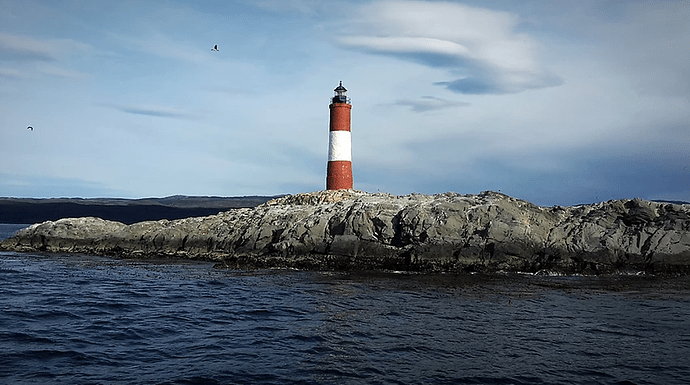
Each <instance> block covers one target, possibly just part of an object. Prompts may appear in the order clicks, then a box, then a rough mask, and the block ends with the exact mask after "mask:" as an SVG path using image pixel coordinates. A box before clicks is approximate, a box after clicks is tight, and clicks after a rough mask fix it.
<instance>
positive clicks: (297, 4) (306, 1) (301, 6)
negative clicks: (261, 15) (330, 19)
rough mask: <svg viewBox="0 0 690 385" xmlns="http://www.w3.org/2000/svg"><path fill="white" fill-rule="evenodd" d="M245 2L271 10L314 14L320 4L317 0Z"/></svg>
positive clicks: (261, 0)
mask: <svg viewBox="0 0 690 385" xmlns="http://www.w3.org/2000/svg"><path fill="white" fill-rule="evenodd" d="M247 3H248V4H251V5H253V6H256V7H259V8H262V9H265V10H267V11H271V12H285V11H297V12H299V13H303V14H314V13H315V12H316V10H317V9H318V8H320V6H321V5H322V4H321V1H319V0H251V1H248V2H247Z"/></svg>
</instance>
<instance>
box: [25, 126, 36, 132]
mask: <svg viewBox="0 0 690 385" xmlns="http://www.w3.org/2000/svg"><path fill="white" fill-rule="evenodd" d="M26 129H27V130H31V131H33V130H34V128H33V127H31V126H29V127H27V128H26Z"/></svg>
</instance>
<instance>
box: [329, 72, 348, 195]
mask: <svg viewBox="0 0 690 385" xmlns="http://www.w3.org/2000/svg"><path fill="white" fill-rule="evenodd" d="M333 91H334V92H335V95H334V96H333V97H332V98H331V104H330V106H329V108H330V110H331V120H330V125H329V132H328V169H327V171H326V189H327V190H342V189H345V190H349V189H352V139H351V136H350V110H352V104H351V102H350V98H349V97H348V96H347V89H346V88H345V87H343V82H342V81H341V82H340V84H339V85H338V87H336V88H335V89H334V90H333Z"/></svg>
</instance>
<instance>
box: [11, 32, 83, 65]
mask: <svg viewBox="0 0 690 385" xmlns="http://www.w3.org/2000/svg"><path fill="white" fill-rule="evenodd" d="M91 51H93V49H92V47H91V46H90V45H88V44H84V43H80V42H78V41H75V40H71V39H47V40H39V39H34V38H31V37H28V36H22V35H11V34H7V33H3V32H0V60H16V61H43V62H50V61H57V60H58V59H59V57H60V56H61V55H64V54H74V53H85V52H91Z"/></svg>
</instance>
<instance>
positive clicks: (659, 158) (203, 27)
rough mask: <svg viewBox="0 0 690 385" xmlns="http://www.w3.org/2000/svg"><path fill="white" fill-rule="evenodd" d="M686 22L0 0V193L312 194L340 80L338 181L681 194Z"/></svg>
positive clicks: (375, 186) (654, 8) (597, 8)
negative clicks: (345, 143)
mask: <svg viewBox="0 0 690 385" xmlns="http://www.w3.org/2000/svg"><path fill="white" fill-rule="evenodd" d="M689 27H690V0H682V1H634V0H625V1H604V0H596V1H592V0H578V1H570V0H567V1H566V0H538V1H537V0H524V1H518V2H516V1H512V0H505V1H504V0H493V1H492V0H482V1H471V0H468V1H403V0H390V1H389V0H370V1H345V2H344V1H335V0H334V1H331V0H322V1H320V0H246V1H243V0H235V1H203V0H199V1H173V0H170V1H126V0H124V1H110V0H107V1H100V0H84V1H79V0H74V1H34V0H18V1H15V0H0V196H5V197H34V198H50V197H83V198H89V197H122V198H143V197H164V196H170V195H201V196H246V195H268V196H272V195H279V194H295V193H302V192H311V191H318V190H323V189H324V188H325V179H326V164H327V156H328V122H329V109H328V105H329V99H330V98H331V97H332V96H333V89H334V88H335V87H336V86H338V82H339V81H342V82H343V85H344V86H345V87H346V88H347V89H348V96H349V97H350V98H351V99H352V105H353V108H352V159H353V166H352V167H353V178H354V188H355V189H357V190H362V191H368V192H378V191H381V192H387V193H391V194H395V195H407V194H410V193H423V194H436V193H444V192H448V191H452V192H457V193H460V194H477V193H480V192H482V191H486V190H492V191H500V192H502V193H504V194H507V195H510V196H513V197H516V198H519V199H525V200H528V201H530V202H533V203H535V204H538V205H542V206H552V205H563V206H566V205H575V204H581V203H591V202H600V201H606V200H610V199H631V198H635V197H639V198H643V199H662V200H680V201H690V151H689V150H690V100H689V99H690V29H689ZM216 44H217V45H218V49H219V50H218V51H217V52H216V51H212V50H211V48H212V47H213V46H214V45H216ZM28 126H31V127H33V128H34V129H33V130H29V129H27V127H28Z"/></svg>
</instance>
